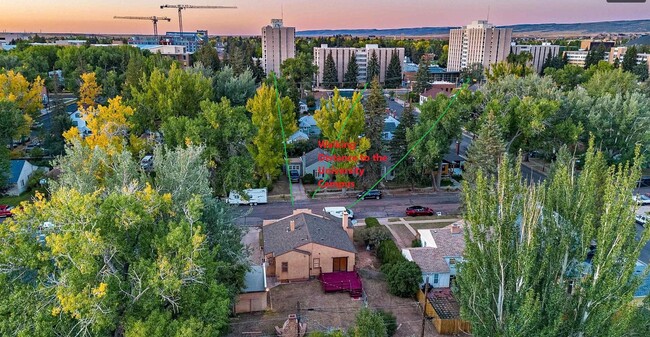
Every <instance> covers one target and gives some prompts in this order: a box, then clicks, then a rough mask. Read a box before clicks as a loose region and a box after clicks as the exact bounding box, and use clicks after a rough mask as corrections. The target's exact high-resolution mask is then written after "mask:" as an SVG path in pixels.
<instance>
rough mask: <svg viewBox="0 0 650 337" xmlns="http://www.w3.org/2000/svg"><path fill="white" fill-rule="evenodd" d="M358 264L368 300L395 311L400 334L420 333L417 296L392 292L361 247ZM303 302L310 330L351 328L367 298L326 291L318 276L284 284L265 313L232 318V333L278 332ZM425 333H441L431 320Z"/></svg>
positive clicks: (404, 336)
mask: <svg viewBox="0 0 650 337" xmlns="http://www.w3.org/2000/svg"><path fill="white" fill-rule="evenodd" d="M357 249H358V252H359V253H358V254H357V263H358V264H357V266H358V267H359V268H363V270H362V271H361V272H360V274H361V276H362V280H363V288H364V291H365V294H366V297H365V300H366V301H367V303H368V306H369V307H371V308H376V309H383V310H385V311H390V312H392V313H393V314H394V315H395V316H396V317H397V326H398V329H397V332H396V333H395V336H396V337H411V336H419V335H420V329H421V326H422V312H421V311H420V309H419V307H418V305H417V303H416V302H415V300H412V299H404V298H399V297H395V296H392V295H390V294H389V293H388V290H387V286H386V282H385V281H384V280H383V277H382V275H381V273H380V272H379V271H378V270H377V268H378V267H379V263H378V262H377V260H376V257H375V256H374V255H373V254H372V253H371V252H367V251H365V249H364V248H363V247H357ZM298 302H300V308H301V317H302V322H305V323H307V331H308V332H310V331H316V330H319V331H326V330H328V329H336V328H343V329H348V328H350V327H351V326H353V325H354V320H355V315H356V313H357V312H358V311H359V309H360V308H361V307H362V306H363V305H364V300H353V299H352V298H351V297H350V295H349V294H348V293H328V294H326V293H324V292H323V290H322V288H321V285H320V283H319V281H318V280H311V281H307V282H298V283H291V284H283V285H280V286H277V287H274V288H272V289H271V290H270V301H269V306H270V307H271V308H272V309H269V310H267V311H266V312H263V313H255V314H241V315H238V316H237V317H234V318H233V319H232V320H231V329H232V331H231V333H230V334H229V336H232V337H236V336H237V337H239V336H256V334H250V332H259V333H260V334H257V336H273V335H275V326H282V324H283V323H284V321H285V320H286V319H287V316H288V315H289V314H295V313H296V311H297V310H296V308H297V305H298ZM425 326H426V331H425V336H440V335H438V334H437V333H436V331H435V329H434V328H433V325H432V324H431V322H426V325H425Z"/></svg>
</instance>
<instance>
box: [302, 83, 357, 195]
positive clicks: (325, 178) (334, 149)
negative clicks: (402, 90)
mask: <svg viewBox="0 0 650 337" xmlns="http://www.w3.org/2000/svg"><path fill="white" fill-rule="evenodd" d="M366 88H368V82H366V84H365V85H364V86H363V90H361V95H359V99H358V100H356V101H353V102H352V106H350V111H348V114H347V116H345V119H344V120H343V125H341V130H340V131H339V135H338V137H337V139H336V141H337V142H340V141H341V136H342V135H343V129H345V124H346V123H347V122H348V119H349V118H350V115H352V111H354V107H355V106H356V105H357V103H358V102H359V101H360V100H361V99H362V98H363V94H364V93H365V92H366ZM321 108H322V107H321ZM336 150H337V149H336V148H333V149H332V156H333V155H334V152H335V151H336ZM327 178H329V175H328V174H325V177H324V178H323V180H324V181H327ZM316 186H317V188H316V191H314V193H313V194H312V195H311V198H312V199H314V198H315V197H316V193H318V191H320V190H321V188H320V186H318V184H317V185H316Z"/></svg>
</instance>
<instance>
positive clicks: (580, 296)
mask: <svg viewBox="0 0 650 337" xmlns="http://www.w3.org/2000/svg"><path fill="white" fill-rule="evenodd" d="M638 159H639V158H638V157H637V159H636V160H635V162H634V164H633V165H621V166H618V167H616V168H614V167H612V168H609V167H607V165H606V163H605V161H604V158H603V156H602V154H601V153H598V152H596V151H595V150H594V148H593V142H592V143H591V144H590V148H589V150H588V151H587V155H586V162H585V167H584V169H583V170H582V172H581V173H580V175H579V176H576V175H575V172H574V170H573V166H572V165H571V162H572V158H571V156H570V155H569V154H568V152H567V151H566V150H562V151H561V152H560V155H559V156H558V161H557V162H556V166H555V167H554V168H553V170H552V173H551V175H550V176H549V177H548V179H547V180H546V182H544V183H543V184H542V185H536V186H533V187H531V186H529V185H528V184H527V183H526V182H523V181H522V177H521V171H520V167H519V163H516V164H513V162H512V160H510V159H509V158H508V157H504V159H503V160H502V161H501V163H500V165H499V173H498V176H497V178H496V180H493V179H486V178H485V177H483V175H482V172H479V174H478V176H477V179H476V186H474V187H473V188H472V189H471V191H472V193H465V194H464V199H465V202H464V204H465V207H466V211H465V215H464V219H465V221H466V223H467V226H468V227H467V230H466V231H465V233H464V236H465V253H464V261H463V262H462V265H461V267H460V268H459V273H458V276H457V283H458V287H459V289H460V293H459V295H460V296H459V301H460V304H461V317H463V318H464V319H467V320H468V321H470V322H471V323H472V334H473V335H475V336H479V337H480V336H512V335H517V336H519V335H520V336H592V335H601V334H602V335H606V336H623V335H625V330H626V328H627V326H628V324H629V323H630V316H629V315H630V314H631V312H632V310H631V306H630V301H631V299H632V294H633V293H634V291H635V290H636V288H637V287H638V285H639V284H640V281H641V280H640V278H635V277H631V275H632V271H633V270H634V268H635V263H636V260H637V257H638V254H639V252H640V250H641V248H642V247H643V246H644V245H645V244H646V242H647V241H648V239H649V238H650V231H648V230H645V231H644V232H643V233H642V235H641V237H640V240H637V239H636V238H635V236H636V229H635V226H636V225H635V224H634V223H633V220H632V219H633V217H634V205H633V201H632V199H631V198H630V197H629V196H630V194H631V193H632V190H633V189H634V186H635V182H636V181H637V179H638V177H639V176H640V161H639V160H638ZM469 188H470V186H469V185H467V184H465V189H464V190H465V191H468V190H469Z"/></svg>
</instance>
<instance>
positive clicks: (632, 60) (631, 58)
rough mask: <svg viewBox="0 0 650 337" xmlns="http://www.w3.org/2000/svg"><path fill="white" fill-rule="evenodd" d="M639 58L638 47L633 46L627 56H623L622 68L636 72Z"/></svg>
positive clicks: (628, 50)
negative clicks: (635, 68)
mask: <svg viewBox="0 0 650 337" xmlns="http://www.w3.org/2000/svg"><path fill="white" fill-rule="evenodd" d="M637 56H638V53H637V51H636V46H631V47H630V48H628V49H627V50H626V51H625V55H624V56H623V62H622V63H621V68H623V70H624V71H629V72H632V71H633V70H634V67H635V66H636V58H637Z"/></svg>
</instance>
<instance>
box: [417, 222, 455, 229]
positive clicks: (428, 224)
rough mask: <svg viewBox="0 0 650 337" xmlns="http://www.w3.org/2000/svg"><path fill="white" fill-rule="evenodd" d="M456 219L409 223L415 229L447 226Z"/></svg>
mask: <svg viewBox="0 0 650 337" xmlns="http://www.w3.org/2000/svg"><path fill="white" fill-rule="evenodd" d="M454 222H456V221H449V222H425V223H414V224H410V225H411V227H413V228H414V229H415V230H418V229H434V228H442V227H446V226H449V225H451V224H453V223H454Z"/></svg>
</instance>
